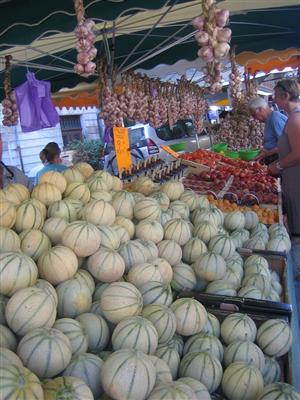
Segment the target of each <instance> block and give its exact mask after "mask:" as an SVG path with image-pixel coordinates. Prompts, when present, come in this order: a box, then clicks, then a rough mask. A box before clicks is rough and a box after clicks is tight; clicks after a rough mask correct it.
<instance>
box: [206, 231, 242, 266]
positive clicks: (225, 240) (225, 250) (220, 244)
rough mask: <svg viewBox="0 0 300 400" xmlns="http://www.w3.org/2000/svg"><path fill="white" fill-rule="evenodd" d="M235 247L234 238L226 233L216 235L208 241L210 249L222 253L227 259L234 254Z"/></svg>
mask: <svg viewBox="0 0 300 400" xmlns="http://www.w3.org/2000/svg"><path fill="white" fill-rule="evenodd" d="M235 249H236V247H235V244H234V242H233V240H232V239H231V238H230V236H229V235H226V234H225V235H222V234H221V235H216V236H215V237H213V238H212V239H210V241H209V243H208V250H209V251H212V252H213V253H217V254H220V255H221V256H222V257H223V258H224V259H225V260H227V259H229V258H230V257H231V256H232V255H233V254H234V252H235Z"/></svg>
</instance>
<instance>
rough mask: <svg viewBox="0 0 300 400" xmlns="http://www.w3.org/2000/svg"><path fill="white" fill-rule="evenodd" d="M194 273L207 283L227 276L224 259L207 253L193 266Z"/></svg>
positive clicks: (215, 254)
mask: <svg viewBox="0 0 300 400" xmlns="http://www.w3.org/2000/svg"><path fill="white" fill-rule="evenodd" d="M193 268H194V271H195V273H196V275H197V277H198V278H200V279H204V280H205V281H207V282H212V281H215V280H217V279H222V278H224V276H225V274H226V263H225V260H224V258H223V257H222V256H221V255H219V254H217V253H213V252H207V253H204V254H202V255H200V257H199V258H198V259H197V260H196V262H195V263H194V264H193Z"/></svg>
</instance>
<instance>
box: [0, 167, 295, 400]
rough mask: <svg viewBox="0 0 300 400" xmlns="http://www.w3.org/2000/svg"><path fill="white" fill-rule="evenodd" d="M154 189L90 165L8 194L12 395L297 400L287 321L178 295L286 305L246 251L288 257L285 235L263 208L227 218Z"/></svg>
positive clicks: (3, 310) (0, 234) (270, 274)
mask: <svg viewBox="0 0 300 400" xmlns="http://www.w3.org/2000/svg"><path fill="white" fill-rule="evenodd" d="M146 180H147V182H146ZM146 180H145V179H144V178H139V179H137V180H136V181H135V182H133V183H132V184H131V186H130V187H129V188H128V190H124V188H123V184H122V182H121V181H120V179H118V178H116V177H113V176H111V175H110V174H109V173H107V172H105V171H92V170H91V167H90V166H88V165H86V164H84V163H80V164H78V165H76V164H75V165H74V166H73V167H72V168H68V169H67V170H66V171H64V173H62V174H60V173H58V172H51V173H50V174H49V175H48V176H46V177H44V178H43V182H42V183H40V184H39V185H37V186H36V187H35V188H34V190H33V191H32V192H31V193H30V192H29V191H28V190H27V189H26V188H24V187H23V186H22V185H18V184H10V185H8V186H6V187H5V189H3V190H1V192H0V199H1V200H0V347H1V351H0V366H1V367H0V393H1V395H2V397H3V398H4V399H5V398H7V399H9V398H23V399H25V400H31V399H33V398H38V399H41V400H42V399H43V398H45V399H63V398H70V399H72V400H76V399H78V400H90V399H93V398H94V399H105V398H107V397H109V398H112V399H115V400H132V399H136V400H139V399H141V400H143V399H149V400H157V399H160V398H171V397H172V398H176V399H177V398H178V399H184V400H185V399H189V400H193V399H195V400H196V399H207V400H209V399H213V398H218V396H221V397H220V398H222V399H228V400H241V398H244V399H249V400H257V399H262V400H263V399H269V398H270V393H276V395H277V394H278V395H279V394H280V393H285V398H286V399H287V400H289V399H299V398H300V395H299V394H298V393H297V392H296V390H295V388H293V387H292V386H291V385H289V384H287V383H283V382H281V379H282V377H283V376H284V367H283V366H284V359H283V358H282V357H284V356H285V355H286V354H287V353H288V352H289V350H290V347H291V345H292V340H293V338H292V333H291V328H290V326H289V324H288V322H286V321H285V320H284V319H279V318H278V319H274V318H272V319H268V318H265V319H264V321H257V320H256V319H255V318H254V319H253V318H252V317H251V316H250V315H247V314H243V313H230V312H228V313H227V315H226V316H224V315H223V316H219V315H217V314H216V315H214V311H212V310H210V309H208V308H206V307H205V306H204V305H203V304H201V303H200V302H199V301H198V300H196V299H195V298H190V297H182V298H180V297H178V293H180V292H182V291H185V290H188V291H198V292H205V293H208V294H222V295H230V296H235V295H237V294H239V295H243V296H245V297H247V296H248V297H251V298H253V299H267V300H272V301H275V302H278V301H280V300H281V296H282V286H281V283H280V280H279V276H278V275H277V274H276V273H275V272H274V271H273V270H272V269H271V267H272V266H271V265H269V264H268V261H267V260H266V259H265V258H264V257H262V256H259V255H253V256H250V257H248V258H246V259H243V258H242V257H241V256H240V255H239V253H238V252H237V249H238V248H239V247H241V245H245V244H246V245H248V247H251V248H262V247H263V248H267V249H270V250H273V251H288V250H289V249H290V241H289V237H288V235H287V232H286V230H285V228H284V227H283V226H281V225H280V224H272V225H271V226H270V227H269V228H267V227H266V226H265V225H263V224H260V223H259V221H258V216H257V214H256V213H255V212H252V211H245V212H241V211H234V212H230V213H227V214H226V215H224V214H223V212H222V211H221V210H220V209H219V208H217V207H216V206H215V205H213V204H209V200H208V198H207V197H206V196H200V195H198V194H196V193H195V192H193V191H191V190H185V189H184V186H183V184H182V183H181V182H179V181H175V180H169V181H167V182H165V183H163V184H162V185H157V184H153V182H152V185H151V184H150V182H151V181H150V179H149V178H146ZM50 181H51V182H52V183H50ZM149 181H150V182H149ZM28 235H29V237H30V240H29V239H28ZM224 317H225V318H224ZM250 360H251V363H249V361H250ZM287 393H288V394H287ZM241 394H242V396H243V397H241Z"/></svg>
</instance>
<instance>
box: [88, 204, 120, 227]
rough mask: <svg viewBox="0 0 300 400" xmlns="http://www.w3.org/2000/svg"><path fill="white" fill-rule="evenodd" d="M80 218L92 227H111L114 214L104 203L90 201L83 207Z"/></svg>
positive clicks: (108, 205)
mask: <svg viewBox="0 0 300 400" xmlns="http://www.w3.org/2000/svg"><path fill="white" fill-rule="evenodd" d="M81 218H82V219H83V220H85V221H88V222H91V223H92V224H94V225H113V224H114V222H115V219H116V212H115V210H114V208H113V207H112V206H111V205H110V204H109V203H107V202H106V201H104V200H92V201H90V202H89V203H87V204H86V205H85V206H84V207H83V209H82V212H81Z"/></svg>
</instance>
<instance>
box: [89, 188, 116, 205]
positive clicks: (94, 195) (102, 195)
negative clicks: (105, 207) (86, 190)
mask: <svg viewBox="0 0 300 400" xmlns="http://www.w3.org/2000/svg"><path fill="white" fill-rule="evenodd" d="M91 200H104V201H106V202H108V203H110V202H111V201H112V194H111V193H110V192H108V191H106V190H103V189H99V190H95V191H94V192H91V198H90V201H91Z"/></svg>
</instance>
